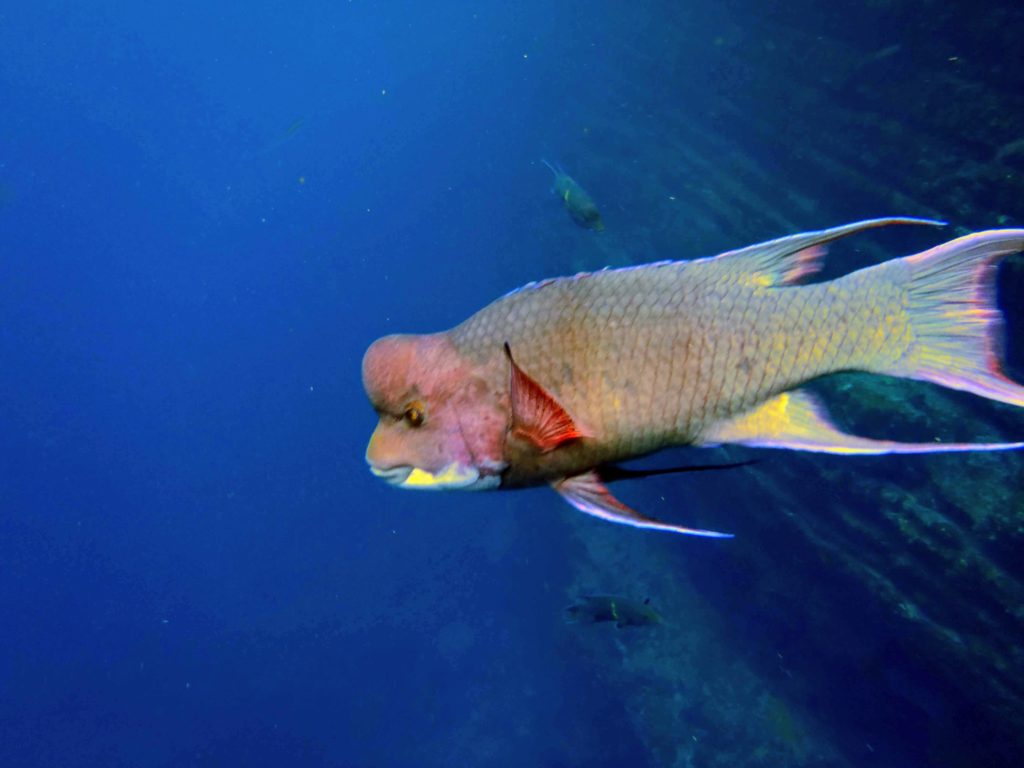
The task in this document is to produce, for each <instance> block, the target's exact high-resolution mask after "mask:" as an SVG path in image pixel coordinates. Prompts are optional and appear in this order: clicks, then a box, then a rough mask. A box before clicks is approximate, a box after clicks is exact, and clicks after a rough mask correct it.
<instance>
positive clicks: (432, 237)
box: [0, 0, 1024, 768]
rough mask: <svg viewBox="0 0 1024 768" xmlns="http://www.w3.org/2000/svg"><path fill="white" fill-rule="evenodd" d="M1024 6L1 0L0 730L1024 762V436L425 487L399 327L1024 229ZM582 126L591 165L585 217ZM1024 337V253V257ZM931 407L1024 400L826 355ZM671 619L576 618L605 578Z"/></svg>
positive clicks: (1010, 273)
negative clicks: (405, 481)
mask: <svg viewBox="0 0 1024 768" xmlns="http://www.w3.org/2000/svg"><path fill="white" fill-rule="evenodd" d="M1022 62H1024V6H1022V5H1021V4H1020V3H1019V2H994V1H992V0H978V1H977V2H973V3H969V4H968V3H948V2H937V1H934V0H919V2H909V1H908V0H870V1H868V2H836V3H821V2H811V1H810V0H791V1H789V2H784V3H783V2H757V1H755V0H714V1H712V0H695V1H694V2H686V3H680V2H633V3H595V2H586V3H584V2H579V1H578V0H564V1H562V2H557V3H552V2H537V0H524V1H523V2H515V3H499V2H490V3H487V2H485V3H457V2H434V3H413V2H369V1H368V0H366V1H361V0H350V1H349V2H341V1H340V0H334V1H331V2H328V1H327V0H318V1H316V2H306V3H295V2H291V3H286V2H280V1H277V2H266V1H256V2H253V1H250V2H244V3H243V2H214V3H210V2H196V1H195V0H180V1H179V2H175V3H167V2H154V3H138V2H127V1H126V0H94V1H93V2H91V3H88V4H80V3H70V2H63V3H61V2H52V1H51V0H33V2H31V3H17V4H16V3H5V4H3V5H0V765H4V766H225V765H229V766H230V765H238V766H282V765H290V766H453V765H467V766H469V765H473V766H476V765H480V766H523V765H536V766H587V767H588V768H601V767H602V766H638V767H643V766H651V767H655V766H673V767H682V766H695V767H697V766H700V767H711V766H748V765H749V766H816V767H817V766H820V767H822V768H824V767H825V766H829V767H831V766H836V767H846V766H865V765H877V766H887V767H889V766H892V767H895V768H904V767H909V766H931V765H936V766H1019V765H1024V729H1022V727H1021V725H1022V723H1024V649H1022V646H1021V643H1022V640H1024V558H1022V556H1021V548H1022V545H1024V497H1022V489H1024V485H1022V482H1024V458H1022V457H1021V456H1020V455H1017V454H971V455H956V456H907V457H882V458H853V459H848V458H847V459H844V458H836V457H825V456H818V455H810V454H790V453H785V452H770V451H761V452H756V451H752V450H741V449H730V450H722V449H716V450H713V451H704V452H702V453H700V454H699V455H697V454H696V452H693V451H690V452H687V451H677V452H672V453H669V454H666V455H665V456H663V457H659V459H658V460H659V461H662V460H663V461H664V463H669V464H671V463H673V462H675V463H679V462H680V461H684V462H685V461H693V460H700V461H703V460H718V461H723V460H733V461H740V460H746V459H750V458H756V459H757V460H758V463H757V464H756V465H753V466H751V467H747V468H744V469H741V470H735V471H732V472H727V473H707V474H702V475H688V476H682V477H660V478H656V479H648V480H645V481H644V482H642V483H627V484H625V485H624V487H623V488H622V489H621V496H622V497H623V498H624V499H626V500H628V501H629V502H630V503H632V504H634V505H636V506H637V507H638V508H640V509H643V510H644V511H646V512H649V513H650V514H652V515H655V516H657V517H659V518H662V519H665V520H671V521H681V522H686V523H693V524H699V525H701V526H704V527H711V528H715V529H718V530H727V531H730V532H733V533H735V534H736V538H735V539H732V540H728V541H706V540H690V539H686V538H684V537H678V536H673V535H669V534H658V533H653V532H645V531H638V530H634V529H628V528H623V527H619V526H613V525H609V524H607V523H604V522H602V521H600V520H596V519H593V518H588V517H584V516H582V515H580V514H578V513H576V512H574V511H573V510H572V509H571V508H570V507H568V506H567V505H566V504H564V502H562V501H561V500H560V499H558V498H557V497H556V496H555V494H552V493H551V492H550V491H548V490H546V489H538V490H531V491H521V492H517V493H507V494H457V493H451V494H413V493H407V492H401V491H396V490H394V489H391V488H389V487H387V486H386V485H385V484H384V483H382V482H381V481H380V480H377V479H375V478H374V477H372V476H371V475H370V473H369V472H368V471H367V467H366V465H365V463H364V460H363V452H364V450H365V446H366V441H367V439H368V437H369V434H370V432H371V430H372V428H373V425H374V423H375V420H376V417H375V414H374V412H373V410H372V409H371V408H370V406H369V404H368V403H367V401H366V397H365V395H364V393H363V390H362V385H361V383H360V378H359V365H360V360H361V357H362V354H363V352H364V351H365V349H366V347H367V346H368V345H369V344H370V343H371V342H372V341H373V340H374V339H375V338H377V337H379V336H382V335H384V334H387V333H392V332H399V331H409V332H429V331H436V330H441V329H443V328H447V327H450V326H451V325H454V324H455V323H457V322H459V321H461V320H462V319H464V318H465V317H467V316H468V315H469V314H471V313H472V312H473V311H475V310H477V309H479V308H480V307H482V306H484V305H485V304H486V303H488V302H489V301H491V300H492V299H494V298H495V297H497V296H499V295H501V294H502V293H504V292H506V291H508V290H510V289H512V288H515V287H516V286H519V285H522V284H523V283H526V282H528V281H530V280H534V279H538V278H542V277H548V276H553V275H559V274H569V273H573V272H576V271H579V270H584V269H597V268H600V267H603V266H607V265H613V266H619V265H626V264H635V263H643V262H646V261H651V260H659V259H666V258H691V257H697V256H706V255H711V254H714V253H718V252H721V251H724V250H728V249H731V248H735V247H738V246H742V245H746V244H749V243H753V242H758V241H762V240H767V239H770V238H773V237H777V236H781V235H784V234H789V233H793V232H798V231H803V230H810V229H820V228H823V227H826V226H831V225H835V224H840V223H845V222H848V221H853V220H856V219H860V218H870V217H876V216H883V215H908V216H925V217H933V218H940V219H943V220H946V221H948V222H949V227H947V229H946V230H945V231H943V232H938V233H937V232H936V231H934V230H931V229H928V228H923V229H921V230H920V231H919V230H918V228H909V229H907V230H904V229H903V228H900V230H899V231H889V230H886V231H877V232H871V233H868V234H866V235H862V236H860V237H858V238H856V239H854V240H852V241H850V242H843V243H840V244H838V245H837V246H835V247H834V248H833V249H832V252H831V253H830V257H829V259H828V262H827V271H826V273H825V275H824V276H825V277H833V276H835V275H838V274H842V273H844V272H847V271H850V270H852V269H855V268H858V267H861V266H864V265H866V264H869V263H874V262H877V261H882V260H885V259H887V258H891V257H893V256H897V255H903V254H906V253H911V252H914V251H918V250H922V249H924V248H926V247H930V246H931V245H934V244H936V243H937V242H939V241H940V240H942V239H946V238H948V237H952V236H954V235H958V234H962V233H964V232H967V231H972V230H977V229H983V228H989V227H1002V226H1018V227H1019V226H1022V225H1024V67H1022V66H1021V64H1022ZM542 159H547V160H549V161H551V162H553V163H560V164H561V165H562V166H563V167H564V168H565V169H566V171H567V172H568V173H570V174H572V175H573V177H574V178H575V179H577V180H578V181H579V183H580V184H581V185H582V186H583V187H584V188H586V190H587V191H588V192H589V193H590V194H591V195H592V196H593V198H594V200H595V201H596V203H597V204H598V206H599V207H600V209H601V213H602V217H603V221H604V225H605V229H604V231H601V232H596V231H590V230H587V229H584V228H581V227H578V226H576V225H575V224H574V223H573V221H572V220H571V219H570V218H569V217H568V216H567V215H566V212H565V210H563V208H562V206H561V201H560V200H559V199H558V198H557V197H555V196H553V195H552V194H551V193H550V187H551V182H552V178H551V173H550V172H549V170H548V169H547V168H546V167H545V166H544V165H543V164H542V162H541V161H542ZM1000 297H1001V303H1002V304H1003V306H1004V307H1005V308H1006V310H1007V313H1008V322H1007V328H1006V338H1007V342H1008V346H1009V352H1008V354H1009V370H1010V372H1011V373H1012V374H1013V375H1015V376H1016V377H1017V378H1018V379H1019V378H1021V376H1022V374H1024V366H1022V365H1021V363H1022V356H1024V350H1022V345H1021V340H1022V339H1024V325H1022V323H1024V313H1020V312H1018V311H1015V310H1017V309H1018V308H1019V304H1020V300H1021V298H1022V297H1024V260H1022V257H1020V256H1016V257H1012V258H1011V259H1009V260H1008V261H1007V262H1006V264H1005V266H1004V267H1003V269H1002V273H1001V276H1000ZM817 389H818V391H819V392H821V393H823V395H824V396H825V397H826V398H827V399H828V401H829V403H830V405H831V407H832V410H833V412H834V414H835V415H836V417H837V419H838V420H839V421H840V422H841V423H842V424H844V425H846V426H847V427H849V428H851V429H852V428H856V429H857V430H859V431H860V432H861V433H863V434H868V435H872V436H884V437H893V438H898V439H917V440H931V439H935V438H940V439H944V440H953V439H959V440H1017V439H1021V436H1022V435H1024V416H1022V414H1020V413H1019V412H1017V411H1015V409H1013V408H1012V407H1009V406H1002V405H999V404H992V403H988V402H983V401H981V400H980V399H979V398H973V397H971V396H968V395H963V394H959V393H955V392H951V391H947V390H940V389H939V388H937V387H932V386H928V385H925V384H915V383H909V382H905V381H894V380H888V379H883V378H879V377H868V376H863V375H852V374H850V375H843V376H837V377H834V378H832V379H830V380H828V381H825V382H822V383H821V384H820V385H819V386H818V387H817ZM592 594H612V595H621V596H624V597H626V598H629V599H631V600H634V601H637V602H638V603H639V602H642V601H643V600H644V599H647V598H650V600H651V603H650V604H651V605H652V606H654V607H655V608H656V609H657V612H658V614H660V616H661V617H662V618H663V623H661V624H658V625H653V626H637V627H627V628H622V629H618V628H616V627H615V626H614V624H610V623H602V624H594V625H587V624H582V625H579V624H567V623H566V622H565V620H564V615H563V611H564V609H565V607H566V606H568V605H570V604H572V603H574V602H575V601H576V600H578V599H580V598H581V597H582V596H585V595H592Z"/></svg>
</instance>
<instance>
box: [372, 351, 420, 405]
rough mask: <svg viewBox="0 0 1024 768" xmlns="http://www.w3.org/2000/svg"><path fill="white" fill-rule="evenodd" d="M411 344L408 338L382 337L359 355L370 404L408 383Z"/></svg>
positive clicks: (411, 360)
mask: <svg viewBox="0 0 1024 768" xmlns="http://www.w3.org/2000/svg"><path fill="white" fill-rule="evenodd" d="M414 355H415V344H414V342H413V340H412V338H410V337H409V336H403V335H393V336H385V337H383V338H381V339H377V341H375V342H373V344H371V345H370V348H369V349H367V350H366V354H365V355H363V387H364V388H365V389H366V393H367V394H368V395H369V396H370V399H371V400H372V401H374V402H377V401H381V400H384V399H386V398H387V395H388V394H389V393H394V392H396V390H399V389H403V388H404V387H405V386H406V385H407V384H408V377H409V369H410V367H411V365H412V362H413V357H414Z"/></svg>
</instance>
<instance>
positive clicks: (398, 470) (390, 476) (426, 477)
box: [370, 461, 498, 491]
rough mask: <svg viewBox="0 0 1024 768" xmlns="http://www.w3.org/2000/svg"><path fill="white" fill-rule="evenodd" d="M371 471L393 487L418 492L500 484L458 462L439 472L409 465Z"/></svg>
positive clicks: (372, 469)
mask: <svg viewBox="0 0 1024 768" xmlns="http://www.w3.org/2000/svg"><path fill="white" fill-rule="evenodd" d="M370 471H371V472H372V473H373V474H375V475H376V476H377V477H380V478H383V479H384V480H386V481H387V482H388V483H390V484H391V485H394V486H397V487H399V488H411V489H413V490H417V491H442V490H454V489H469V488H484V487H488V488H490V487H493V486H495V485H497V482H498V478H497V477H483V478H482V477H481V476H480V470H479V469H477V468H476V467H472V466H468V465H466V464H460V463H459V462H457V461H453V462H452V463H451V464H449V465H447V466H446V467H444V468H442V469H440V470H438V471H437V472H429V471H427V470H425V469H421V468H420V467H412V466H409V465H402V466H398V467H389V468H388V469H381V468H380V467H375V466H374V465H373V464H371V465H370Z"/></svg>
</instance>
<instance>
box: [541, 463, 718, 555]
mask: <svg viewBox="0 0 1024 768" xmlns="http://www.w3.org/2000/svg"><path fill="white" fill-rule="evenodd" d="M552 487H553V488H554V489H555V490H556V491H558V493H560V494H561V495H562V498H564V499H565V500H566V501H568V502H569V503H570V504H572V505H573V506H574V507H576V509H578V510H579V511H580V512H583V513H585V514H588V515H593V516H594V517H600V518H601V519H602V520H609V521H611V522H613V523H620V524H622V525H630V526H633V527H634V528H649V529H652V530H655V531H672V532H674V533H684V534H687V535H690V536H710V537H713V538H718V539H727V538H732V534H731V533H718V532H717V531H705V530H701V529H700V528H686V527H684V526H681V525H672V524H671V523H663V522H661V521H660V520H655V519H654V518H651V517H647V516H645V515H641V514H640V513H639V512H637V511H636V510H635V509H631V508H630V507H627V506H626V505H625V504H623V503H622V502H621V501H619V500H618V499H616V498H615V497H614V496H612V495H611V493H610V492H609V491H608V489H607V488H606V487H605V485H604V483H602V482H601V479H600V478H599V477H598V475H597V473H596V472H586V473H584V474H582V475H575V476H573V477H567V478H564V479H562V480H559V481H557V482H555V483H552Z"/></svg>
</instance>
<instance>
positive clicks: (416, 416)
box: [402, 400, 425, 427]
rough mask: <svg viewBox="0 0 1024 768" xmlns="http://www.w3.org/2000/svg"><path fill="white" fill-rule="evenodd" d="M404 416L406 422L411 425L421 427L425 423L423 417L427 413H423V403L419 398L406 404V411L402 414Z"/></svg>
mask: <svg viewBox="0 0 1024 768" xmlns="http://www.w3.org/2000/svg"><path fill="white" fill-rule="evenodd" d="M402 418H403V419H405V423H406V424H408V425H409V426H410V427H419V426H422V425H423V419H424V418H425V414H424V413H423V403H421V402H420V401H419V400H415V401H413V402H411V403H409V404H408V405H407V406H405V413H403V414H402Z"/></svg>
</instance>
